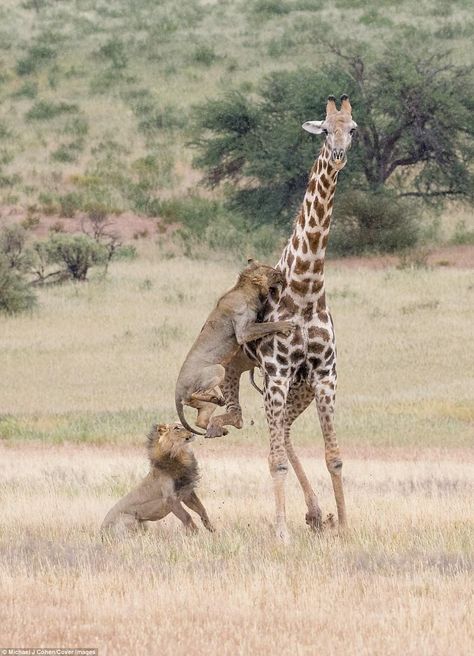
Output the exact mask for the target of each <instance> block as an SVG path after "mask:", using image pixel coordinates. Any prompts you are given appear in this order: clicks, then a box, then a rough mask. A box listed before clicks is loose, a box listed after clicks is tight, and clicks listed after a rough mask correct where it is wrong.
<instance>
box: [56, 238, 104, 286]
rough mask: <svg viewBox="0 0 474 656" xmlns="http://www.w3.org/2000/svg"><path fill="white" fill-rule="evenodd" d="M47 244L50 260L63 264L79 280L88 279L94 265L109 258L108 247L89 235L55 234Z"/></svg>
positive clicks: (71, 276) (68, 272)
mask: <svg viewBox="0 0 474 656" xmlns="http://www.w3.org/2000/svg"><path fill="white" fill-rule="evenodd" d="M46 246H47V253H48V259H49V262H51V263H55V264H59V265H61V266H62V267H63V268H64V271H65V273H67V275H68V276H69V277H70V278H71V279H73V280H77V281H84V280H86V279H87V273H88V271H89V269H90V268H91V267H92V266H94V265H95V264H104V263H105V262H106V260H107V250H106V248H105V247H104V246H102V245H101V244H98V243H97V242H96V241H95V240H94V239H92V238H91V237H88V236H87V235H65V234H55V235H53V236H51V237H50V238H49V240H48V242H47V244H46Z"/></svg>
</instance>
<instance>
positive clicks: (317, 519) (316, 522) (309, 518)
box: [305, 509, 323, 533]
mask: <svg viewBox="0 0 474 656" xmlns="http://www.w3.org/2000/svg"><path fill="white" fill-rule="evenodd" d="M305 519H306V523H307V525H308V526H309V528H310V529H311V530H312V531H314V532H315V533H320V532H321V531H322V528H323V522H322V518H321V511H320V510H319V509H318V510H317V511H313V512H307V513H306V518H305Z"/></svg>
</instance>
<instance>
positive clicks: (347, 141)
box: [303, 94, 357, 169]
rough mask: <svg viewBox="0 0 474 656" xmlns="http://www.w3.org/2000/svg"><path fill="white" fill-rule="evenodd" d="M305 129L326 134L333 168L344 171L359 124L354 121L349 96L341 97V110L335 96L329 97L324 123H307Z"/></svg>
mask: <svg viewBox="0 0 474 656" xmlns="http://www.w3.org/2000/svg"><path fill="white" fill-rule="evenodd" d="M303 129H304V130H307V132H312V133H313V134H325V135H326V146H327V149H328V151H329V157H330V160H331V163H332V164H333V166H335V167H336V168H337V169H342V168H343V166H344V165H345V163H346V161H347V151H348V150H349V148H350V147H351V142H352V135H353V134H354V132H355V131H356V129H357V123H356V122H355V121H353V120H352V107H351V104H350V102H349V96H347V95H345V94H344V95H343V96H341V109H340V110H338V109H337V107H336V99H335V98H334V96H329V97H328V102H327V105H326V118H325V119H324V121H306V123H303Z"/></svg>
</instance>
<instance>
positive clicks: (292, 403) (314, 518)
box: [285, 384, 322, 531]
mask: <svg viewBox="0 0 474 656" xmlns="http://www.w3.org/2000/svg"><path fill="white" fill-rule="evenodd" d="M313 399H314V392H313V390H312V389H311V388H310V387H308V386H307V385H305V384H302V385H299V386H298V387H294V388H292V389H291V390H290V392H289V394H288V402H287V407H286V426H285V448H286V453H287V455H288V460H289V461H290V463H291V466H292V467H293V470H294V472H295V474H296V477H297V479H298V481H299V484H300V485H301V488H302V490H303V494H304V498H305V501H306V506H307V509H308V511H307V513H306V523H307V524H308V526H309V527H310V528H311V529H312V530H313V531H320V530H321V528H322V515H321V508H320V507H319V503H318V498H317V496H316V493H315V491H314V490H313V488H312V486H311V483H310V482H309V480H308V477H307V476H306V472H305V470H304V468H303V465H302V464H301V462H300V459H299V458H298V456H297V455H296V452H295V450H294V447H293V444H292V442H291V439H290V428H291V425H292V424H293V422H294V421H295V420H296V419H297V418H298V417H299V416H300V414H301V413H302V412H304V410H306V408H307V407H308V406H309V404H310V403H311V401H312V400H313Z"/></svg>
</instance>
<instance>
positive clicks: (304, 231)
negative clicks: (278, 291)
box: [278, 145, 338, 310]
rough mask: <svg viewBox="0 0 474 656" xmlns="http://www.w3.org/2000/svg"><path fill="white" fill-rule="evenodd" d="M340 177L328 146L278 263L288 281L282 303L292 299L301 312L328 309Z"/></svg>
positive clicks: (321, 153)
mask: <svg viewBox="0 0 474 656" xmlns="http://www.w3.org/2000/svg"><path fill="white" fill-rule="evenodd" d="M337 174H338V171H337V169H336V168H335V167H334V166H333V165H332V164H331V162H330V152H329V149H328V148H327V147H326V145H324V146H323V148H322V150H321V152H320V154H319V157H318V159H317V160H316V162H315V164H314V166H313V168H312V170H311V174H310V178H309V183H308V188H307V189H306V193H305V197H304V200H303V204H302V206H301V210H300V213H299V215H298V217H297V219H296V220H295V225H294V229H293V233H292V235H291V237H290V239H289V241H288V243H287V245H286V247H285V249H284V251H283V253H282V256H281V258H280V261H279V262H278V268H279V269H280V270H281V271H282V272H283V273H284V275H285V279H286V288H285V290H284V291H283V294H282V300H283V299H284V298H285V297H286V298H287V301H288V302H289V301H290V299H291V301H293V303H294V304H295V306H296V307H297V308H298V309H300V310H303V309H305V308H308V307H310V306H312V307H313V309H314V310H315V309H318V310H323V309H325V307H326V298H325V290H324V260H325V255H326V246H327V243H328V238H329V228H330V225H331V216H332V206H333V202H334V192H335V190H336V182H337Z"/></svg>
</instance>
